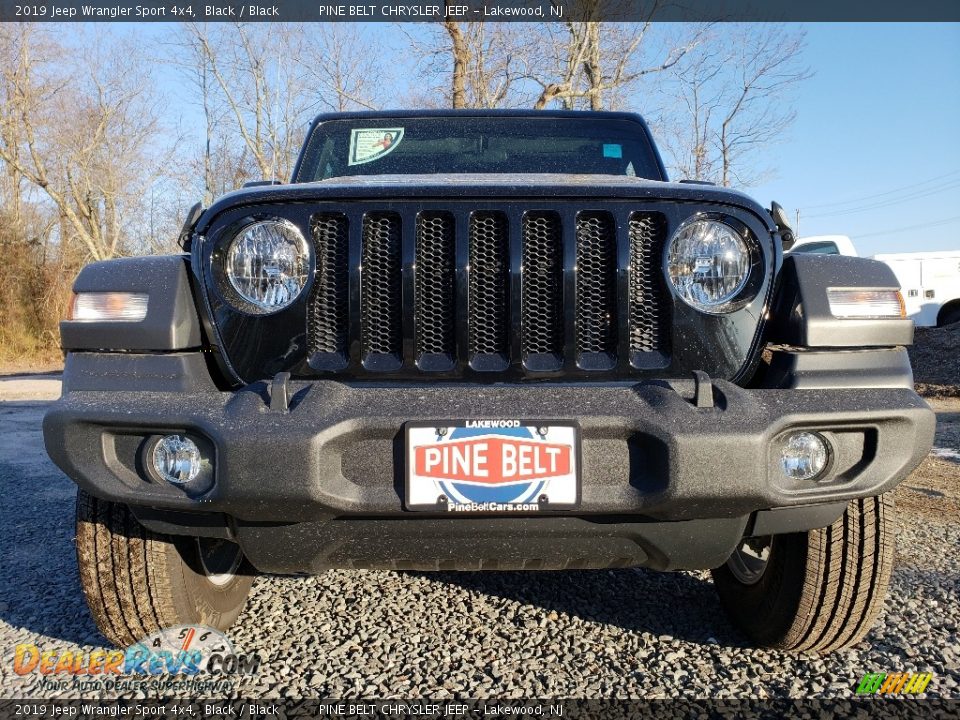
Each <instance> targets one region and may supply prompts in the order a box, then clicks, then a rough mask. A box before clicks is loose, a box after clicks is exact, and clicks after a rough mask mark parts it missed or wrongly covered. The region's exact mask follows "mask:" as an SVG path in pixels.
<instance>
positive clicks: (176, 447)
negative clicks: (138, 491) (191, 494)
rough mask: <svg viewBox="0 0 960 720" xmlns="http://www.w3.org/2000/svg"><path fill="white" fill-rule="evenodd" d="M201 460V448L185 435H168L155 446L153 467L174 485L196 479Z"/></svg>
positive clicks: (184, 483)
mask: <svg viewBox="0 0 960 720" xmlns="http://www.w3.org/2000/svg"><path fill="white" fill-rule="evenodd" d="M201 461H202V458H201V457H200V448H198V447H197V444H196V443H195V442H194V441H193V440H191V439H190V438H188V437H186V436H184V435H167V436H165V437H162V438H160V440H159V441H158V442H157V444H156V445H154V447H153V469H154V470H156V471H157V474H158V475H159V476H160V477H162V478H163V479H164V480H166V481H167V482H170V483H173V484H174V485H186V484H187V483H189V482H190V481H192V480H196V478H197V475H199V474H200V463H201Z"/></svg>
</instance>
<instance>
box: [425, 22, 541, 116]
mask: <svg viewBox="0 0 960 720" xmlns="http://www.w3.org/2000/svg"><path fill="white" fill-rule="evenodd" d="M537 32H538V30H537V29H536V26H534V25H532V24H528V23H483V22H460V21H454V20H446V21H444V22H443V23H442V25H437V26H436V27H434V28H430V29H429V31H428V33H427V37H426V38H425V39H424V38H420V37H414V36H412V35H411V34H409V33H408V34H407V38H408V41H409V43H410V48H411V51H412V54H413V55H414V56H415V57H417V58H418V70H419V80H420V82H419V83H418V88H420V90H419V92H416V93H415V94H414V97H413V98H412V100H413V104H415V105H420V106H428V107H429V106H446V107H452V108H454V109H462V108H502V107H523V106H529V105H530V104H531V103H532V101H533V97H534V94H533V92H532V89H531V88H530V87H529V83H528V82H527V78H528V76H529V72H530V70H529V68H530V62H531V61H532V59H533V57H534V48H535V46H536V44H537V43H538V42H539V37H538V35H537ZM438 79H441V82H440V83H437V80H438Z"/></svg>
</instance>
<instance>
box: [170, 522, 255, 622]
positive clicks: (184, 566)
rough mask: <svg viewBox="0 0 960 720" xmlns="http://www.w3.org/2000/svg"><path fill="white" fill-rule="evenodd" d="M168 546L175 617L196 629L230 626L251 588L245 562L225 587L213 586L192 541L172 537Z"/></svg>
mask: <svg viewBox="0 0 960 720" xmlns="http://www.w3.org/2000/svg"><path fill="white" fill-rule="evenodd" d="M172 540H173V542H171V543H170V545H169V550H168V553H169V555H170V558H169V559H170V563H169V568H170V583H171V588H170V589H171V591H172V592H171V595H172V599H173V602H174V605H175V606H176V610H177V615H179V616H180V617H184V618H192V620H193V622H194V623H196V624H198V625H208V626H210V627H214V628H217V629H218V630H225V629H227V628H228V627H229V626H230V625H232V624H233V623H234V621H235V620H236V619H237V617H238V616H239V615H240V612H241V611H242V610H243V606H244V604H245V602H246V599H247V595H248V594H249V592H250V587H251V586H252V585H253V580H254V572H253V568H252V567H250V565H249V563H248V562H247V561H246V559H244V560H243V562H241V564H240V567H238V568H237V571H236V574H235V575H234V577H233V579H231V580H230V582H229V583H226V584H225V585H216V584H214V583H212V582H210V580H209V579H208V578H207V576H206V574H205V572H204V570H203V565H202V564H201V562H200V552H199V548H198V546H197V541H196V538H192V537H175V538H172Z"/></svg>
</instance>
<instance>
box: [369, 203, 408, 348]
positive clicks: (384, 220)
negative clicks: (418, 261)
mask: <svg viewBox="0 0 960 720" xmlns="http://www.w3.org/2000/svg"><path fill="white" fill-rule="evenodd" d="M361 262H362V270H361V275H360V291H361V301H362V303H363V311H362V317H363V321H362V324H363V327H362V333H363V356H364V360H365V361H366V360H367V359H368V358H370V356H373V355H388V356H391V357H393V358H396V359H397V360H399V359H400V357H401V350H402V345H403V312H402V300H403V295H402V289H401V276H400V269H401V235H400V216H399V215H397V214H396V213H379V212H378V213H368V214H367V215H366V216H364V218H363V254H362V261H361Z"/></svg>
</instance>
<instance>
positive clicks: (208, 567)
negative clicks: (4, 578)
mask: <svg viewBox="0 0 960 720" xmlns="http://www.w3.org/2000/svg"><path fill="white" fill-rule="evenodd" d="M230 546H232V548H235V552H234V551H233V550H232V548H231V547H230ZM77 564H78V566H79V571H80V585H81V587H82V588H83V594H84V596H85V597H86V600H87V605H88V606H89V607H90V612H91V614H92V615H93V619H94V621H95V622H96V624H97V627H98V628H99V629H100V632H101V633H103V635H104V636H105V637H106V638H107V639H108V640H110V642H112V643H114V644H115V645H117V646H118V647H127V646H129V645H131V644H133V643H135V642H137V641H139V640H142V639H143V638H144V637H146V636H147V635H150V634H151V633H154V632H156V631H157V630H160V629H162V628H165V627H170V626H173V625H208V626H210V627H214V628H217V629H218V630H226V629H227V628H228V627H229V626H230V625H232V624H233V622H234V621H235V620H236V619H237V617H238V616H239V615H240V612H241V611H242V610H243V606H244V604H245V603H246V600H247V595H248V594H249V592H250V587H251V585H252V584H253V579H254V573H253V572H252V569H251V568H250V566H249V563H247V562H246V561H245V560H244V558H243V556H242V554H241V553H240V548H239V547H237V546H235V545H232V543H226V541H213V540H207V539H199V538H192V537H181V536H173V535H163V534H160V533H155V532H152V531H150V530H147V529H146V528H145V527H144V526H143V525H141V524H140V523H139V522H138V521H137V519H136V518H135V517H134V515H133V513H132V512H130V509H129V508H128V507H127V506H126V505H123V504H120V503H114V502H109V501H106V500H100V499H98V498H95V497H93V496H92V495H89V494H87V493H86V492H84V491H83V490H78V491H77Z"/></svg>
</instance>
